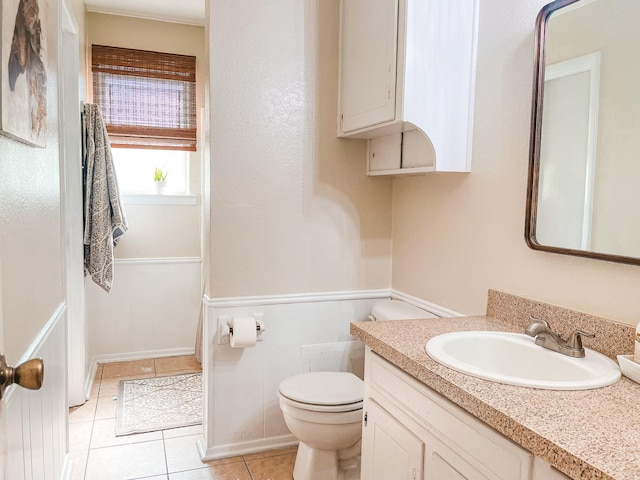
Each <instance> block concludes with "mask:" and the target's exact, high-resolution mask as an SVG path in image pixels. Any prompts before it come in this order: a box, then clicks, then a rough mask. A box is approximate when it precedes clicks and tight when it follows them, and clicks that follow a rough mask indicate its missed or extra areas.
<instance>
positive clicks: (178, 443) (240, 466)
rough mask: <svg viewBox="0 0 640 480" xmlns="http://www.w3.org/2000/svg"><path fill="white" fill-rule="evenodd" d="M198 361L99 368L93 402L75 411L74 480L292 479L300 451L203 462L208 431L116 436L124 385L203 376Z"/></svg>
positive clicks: (192, 429)
mask: <svg viewBox="0 0 640 480" xmlns="http://www.w3.org/2000/svg"><path fill="white" fill-rule="evenodd" d="M199 371H200V365H199V364H198V363H196V361H195V358H194V357H193V356H180V357H165V358H155V359H153V358H152V359H148V360H136V361H132V362H115V363H105V364H100V365H98V371H97V372H96V379H95V382H94V384H93V390H92V392H91V398H90V399H89V400H88V401H87V403H85V404H84V405H82V406H80V407H74V408H71V409H70V410H69V449H70V451H71V455H72V458H73V465H74V468H73V477H72V478H73V480H129V479H146V480H291V479H292V478H293V476H292V472H293V463H294V460H295V454H296V448H295V447H293V448H288V449H282V450H272V451H269V452H263V453H255V454H252V455H243V456H237V457H230V458H224V459H221V460H214V461H211V462H206V463H202V461H201V460H200V455H199V454H198V450H197V447H196V440H197V439H198V438H199V436H200V435H201V434H202V426H201V425H197V426H192V427H184V428H175V429H171V430H163V431H159V432H150V433H140V434H136V435H126V436H123V437H116V436H115V416H116V401H115V399H116V395H117V394H118V382H119V381H120V380H124V379H133V378H149V377H156V376H158V377H161V376H165V375H178V374H180V373H191V372H199Z"/></svg>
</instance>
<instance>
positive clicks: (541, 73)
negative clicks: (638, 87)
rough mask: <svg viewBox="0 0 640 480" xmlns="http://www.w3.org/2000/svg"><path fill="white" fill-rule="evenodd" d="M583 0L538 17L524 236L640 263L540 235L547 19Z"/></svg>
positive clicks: (559, 2) (561, 1)
mask: <svg viewBox="0 0 640 480" xmlns="http://www.w3.org/2000/svg"><path fill="white" fill-rule="evenodd" d="M579 1H581V0H555V1H553V2H551V3H549V4H547V5H545V6H544V7H542V9H541V10H540V12H539V13H538V17H537V18H536V30H535V51H534V78H533V97H532V105H531V133H530V137H529V178H528V183H527V204H526V221H525V227H524V237H525V241H526V242H527V245H528V246H529V248H531V249H533V250H542V251H544V252H550V253H558V254H564V255H575V256H578V257H587V258H595V259H597V260H607V261H610V262H618V263H628V264H632V265H640V258H636V257H627V256H623V255H614V254H608V253H601V252H593V251H589V250H578V249H571V248H563V247H554V246H552V245H542V244H540V243H538V240H537V238H536V219H537V214H538V183H539V180H540V144H541V139H542V109H543V103H544V101H543V100H544V78H545V59H546V56H545V40H546V33H547V22H548V20H549V17H550V16H551V14H552V13H553V12H555V11H556V10H559V9H561V8H564V7H566V6H568V5H571V4H573V3H577V2H579Z"/></svg>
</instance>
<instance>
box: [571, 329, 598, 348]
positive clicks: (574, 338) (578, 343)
mask: <svg viewBox="0 0 640 480" xmlns="http://www.w3.org/2000/svg"><path fill="white" fill-rule="evenodd" d="M582 337H587V338H595V337H596V336H595V334H593V333H588V332H583V331H581V330H574V331H573V332H571V335H569V338H568V339H567V348H570V349H572V350H584V348H583V346H582Z"/></svg>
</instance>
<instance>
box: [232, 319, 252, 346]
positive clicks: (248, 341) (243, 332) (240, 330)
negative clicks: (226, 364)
mask: <svg viewBox="0 0 640 480" xmlns="http://www.w3.org/2000/svg"><path fill="white" fill-rule="evenodd" d="M229 326H230V327H231V328H232V329H233V333H232V334H231V335H230V337H229V344H230V345H231V348H247V347H253V346H254V345H255V344H256V339H257V335H256V319H255V318H253V317H238V318H233V319H232V320H231V321H230V322H229Z"/></svg>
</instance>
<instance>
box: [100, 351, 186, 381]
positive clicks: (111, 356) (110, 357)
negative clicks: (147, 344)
mask: <svg viewBox="0 0 640 480" xmlns="http://www.w3.org/2000/svg"><path fill="white" fill-rule="evenodd" d="M194 353H195V348H194V347H185V348H168V349H166V350H147V351H144V352H126V353H107V354H103V355H94V356H93V359H92V364H94V365H95V367H94V366H93V365H92V368H91V369H92V371H93V372H94V375H95V368H97V364H98V363H112V362H128V361H130V360H142V359H145V358H157V357H175V356H178V355H193V354H194Z"/></svg>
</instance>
